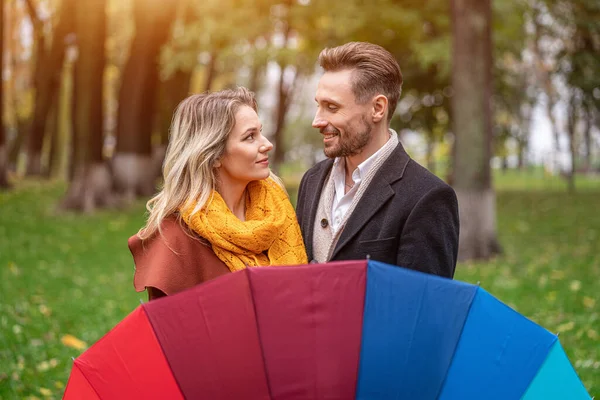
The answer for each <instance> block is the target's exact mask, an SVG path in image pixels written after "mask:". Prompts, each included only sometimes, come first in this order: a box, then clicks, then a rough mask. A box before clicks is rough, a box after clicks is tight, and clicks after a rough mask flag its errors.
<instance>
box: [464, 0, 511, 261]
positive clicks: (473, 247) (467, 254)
mask: <svg viewBox="0 0 600 400" xmlns="http://www.w3.org/2000/svg"><path fill="white" fill-rule="evenodd" d="M452 19H453V45H454V49H453V50H454V52H453V66H452V87H453V88H454V96H453V97H452V102H453V104H452V108H453V121H452V123H453V130H454V132H455V135H456V142H455V146H456V147H455V154H454V156H455V157H454V182H453V184H454V187H455V190H456V193H457V196H458V203H459V213H460V221H461V229H460V241H459V259H460V260H471V259H487V258H489V257H491V256H492V255H494V254H496V253H498V252H499V251H500V246H499V244H498V240H497V234H496V203H495V193H494V191H493V189H492V184H491V169H490V156H491V144H492V104H491V99H492V43H491V0H453V1H452Z"/></svg>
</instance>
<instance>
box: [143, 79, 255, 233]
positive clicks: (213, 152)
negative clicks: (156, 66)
mask: <svg viewBox="0 0 600 400" xmlns="http://www.w3.org/2000/svg"><path fill="white" fill-rule="evenodd" d="M242 106H248V107H251V108H252V109H253V110H254V111H257V109H258V107H257V104H256V100H255V97H254V93H252V92H251V91H249V90H248V89H246V88H243V87H239V88H237V89H228V90H223V91H220V92H214V93H203V94H195V95H192V96H190V97H188V98H186V99H185V100H183V101H182V102H181V103H180V104H179V105H178V106H177V109H176V110H175V115H174V116H173V121H172V123H171V132H170V137H169V146H168V147H167V152H166V154H165V161H164V163H163V179H164V183H163V188H162V190H161V191H160V192H159V193H158V194H157V195H156V196H154V197H153V198H152V199H150V201H148V203H147V204H146V208H147V209H148V212H149V216H148V221H147V222H146V226H144V227H143V228H142V229H140V231H139V232H138V236H139V237H140V239H142V240H144V239H148V238H149V237H151V236H152V235H154V234H155V233H156V232H157V231H159V232H160V226H161V223H162V221H163V220H164V219H165V218H167V217H169V216H171V215H173V214H175V213H177V212H178V211H179V210H180V209H182V208H188V207H191V206H194V207H195V208H194V213H195V212H198V211H199V210H200V209H202V207H203V206H204V205H205V204H206V202H207V201H208V200H209V197H210V196H211V193H212V191H213V190H214V189H216V185H217V176H216V174H215V163H216V161H217V160H219V158H221V156H222V155H223V152H224V151H225V144H226V142H227V138H228V137H229V134H230V133H231V131H232V130H233V127H234V126H235V114H236V113H237V111H238V110H239V109H240V108H241V107H242Z"/></svg>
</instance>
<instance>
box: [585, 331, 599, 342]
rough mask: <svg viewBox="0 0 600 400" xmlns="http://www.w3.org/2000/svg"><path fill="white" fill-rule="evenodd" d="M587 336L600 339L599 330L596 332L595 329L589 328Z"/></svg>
mask: <svg viewBox="0 0 600 400" xmlns="http://www.w3.org/2000/svg"><path fill="white" fill-rule="evenodd" d="M587 337H589V338H590V339H592V340H596V339H598V332H596V331H595V330H593V329H589V330H588V331H587Z"/></svg>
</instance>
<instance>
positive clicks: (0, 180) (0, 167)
mask: <svg viewBox="0 0 600 400" xmlns="http://www.w3.org/2000/svg"><path fill="white" fill-rule="evenodd" d="M0 70H4V1H3V0H0ZM3 93H4V79H0V188H7V187H8V180H7V179H6V170H7V167H8V153H7V149H6V147H7V146H6V135H5V132H4V110H3V108H4V94H3Z"/></svg>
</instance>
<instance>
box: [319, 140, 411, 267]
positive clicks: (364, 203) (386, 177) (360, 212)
mask: <svg viewBox="0 0 600 400" xmlns="http://www.w3.org/2000/svg"><path fill="white" fill-rule="evenodd" d="M409 161H410V157H409V156H408V154H407V153H406V151H404V147H403V146H402V144H401V143H398V146H397V147H396V149H395V150H394V151H393V153H392V154H390V156H389V158H388V159H387V160H386V161H385V162H384V163H383V164H382V165H381V167H380V168H379V171H377V173H376V174H375V176H374V177H373V180H372V181H371V183H370V184H369V187H368V188H367V190H366V192H365V193H364V195H363V197H362V198H361V199H360V200H359V202H358V204H357V205H356V208H355V209H354V211H353V212H352V215H351V216H350V218H348V222H347V223H346V226H345V227H344V230H343V231H342V233H341V235H340V238H339V240H338V242H337V245H336V246H335V249H334V251H333V254H332V255H331V259H334V258H335V256H336V255H337V253H339V252H340V250H341V249H342V248H343V247H344V246H345V245H346V244H347V243H348V242H350V240H351V239H352V238H353V237H354V236H355V235H356V234H357V233H358V232H359V231H360V230H361V229H362V227H363V226H365V225H366V224H367V223H368V222H369V221H370V220H371V217H373V215H375V213H376V212H377V211H378V210H379V209H380V208H381V207H382V206H383V205H384V204H385V203H386V202H387V201H388V200H389V199H390V198H392V197H393V196H394V194H395V193H396V192H395V191H394V189H393V188H392V186H391V185H392V184H393V183H394V182H396V181H397V180H399V179H402V176H403V175H404V170H405V169H406V166H407V165H408V162H409ZM317 204H318V202H317ZM315 211H316V208H315ZM313 223H314V215H313ZM311 240H312V235H311ZM311 249H312V246H311Z"/></svg>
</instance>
